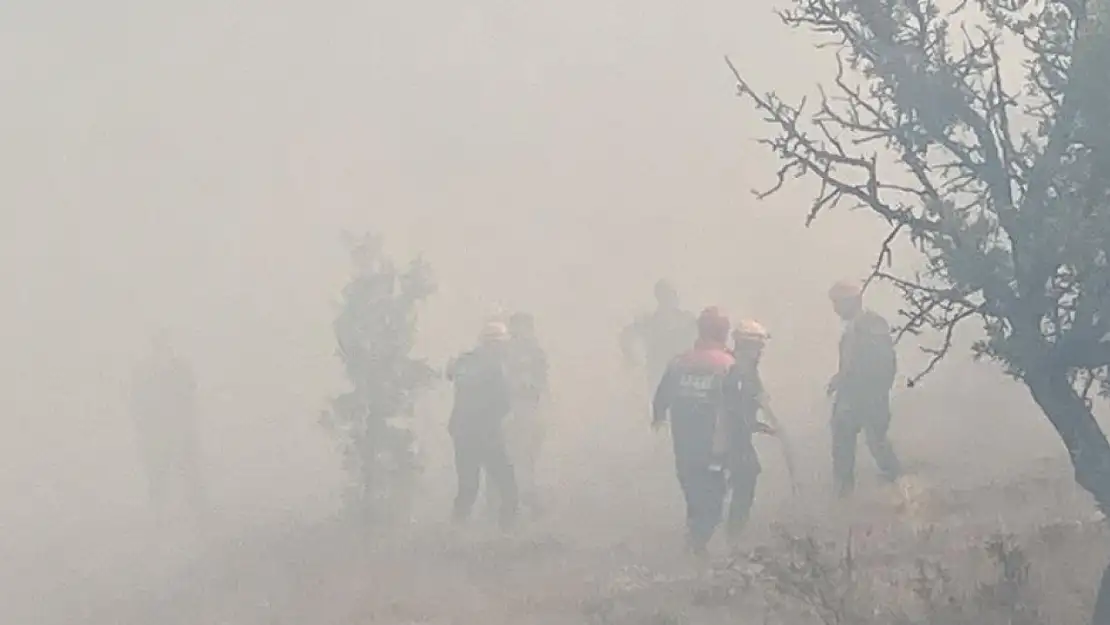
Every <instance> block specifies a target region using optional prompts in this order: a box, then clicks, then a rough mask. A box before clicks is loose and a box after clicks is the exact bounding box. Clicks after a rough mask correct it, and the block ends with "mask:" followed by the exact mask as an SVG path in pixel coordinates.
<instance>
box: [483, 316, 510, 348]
mask: <svg viewBox="0 0 1110 625" xmlns="http://www.w3.org/2000/svg"><path fill="white" fill-rule="evenodd" d="M507 338H509V329H508V328H506V327H505V324H503V323H501V322H500V321H489V322H486V325H484V326H482V333H481V335H479V340H481V341H482V342H483V343H495V342H498V341H504V340H505V339H507Z"/></svg>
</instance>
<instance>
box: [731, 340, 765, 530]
mask: <svg viewBox="0 0 1110 625" xmlns="http://www.w3.org/2000/svg"><path fill="white" fill-rule="evenodd" d="M770 338H771V335H770V333H768V332H767V329H766V328H764V327H763V325H762V324H761V323H759V322H758V321H754V320H751V319H744V320H742V321H740V322H739V323H738V324H737V325H736V329H735V330H733V332H732V340H733V349H732V354H733V357H734V358H735V360H736V364H735V365H734V366H733V367H732V371H731V372H730V375H729V377H728V379H727V380H726V384H728V385H729V386H731V387H735V388H737V389H738V391H739V392H738V393H737V400H738V401H737V403H736V404H735V405H734V406H732V411H731V412H730V413H728V416H729V418H728V420H727V423H728V426H727V427H728V430H727V433H728V456H727V461H726V464H725V467H726V469H727V472H728V475H727V477H728V481H727V487H728V490H729V491H730V494H731V497H730V500H729V506H728V516H727V519H726V521H725V531H726V535H727V536H728V539H729V542H733V543H734V542H735V541H736V539H737V538H738V537H739V535H740V533H741V531H742V530H743V529H744V527H745V526H746V525H747V522H748V518H749V516H750V514H751V509H752V503H753V502H754V501H755V488H756V482H757V480H758V479H759V474H760V472H761V471H762V467H761V465H760V463H759V455H758V454H757V453H756V450H755V445H754V444H752V435H753V434H756V433H760V434H775V433H776V429H775V428H773V427H772V426H771V425H768V424H766V423H764V422H763V421H760V420H759V413H760V411H761V410H762V409H763V408H764V406H766V405H767V399H766V393H765V391H764V388H763V381H762V379H761V378H760V375H759V362H760V359H761V357H762V356H763V349H764V347H766V345H767V341H768V340H769V339H770Z"/></svg>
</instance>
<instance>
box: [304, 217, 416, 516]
mask: <svg viewBox="0 0 1110 625" xmlns="http://www.w3.org/2000/svg"><path fill="white" fill-rule="evenodd" d="M347 244H348V247H349V248H350V251H351V258H352V260H353V261H354V276H353V277H352V278H351V281H350V282H349V283H348V284H347V286H346V288H345V289H344V290H343V309H342V311H341V312H340V314H339V317H338V318H336V320H335V336H336V339H337V341H338V343H339V347H338V350H337V353H338V355H339V357H340V358H341V359H342V360H343V366H344V369H345V371H346V374H347V378H348V379H349V380H350V382H351V386H352V387H353V389H352V390H351V391H350V392H347V393H344V394H342V395H340V396H339V397H337V398H335V400H333V401H332V404H331V406H330V408H329V409H328V410H326V411H324V414H323V416H322V422H323V424H324V425H325V426H326V427H327V428H328V429H329V430H331V431H332V432H333V433H334V434H335V436H336V438H337V440H338V442H339V445H340V449H341V451H342V453H343V460H344V465H345V467H346V468H347V470H348V473H349V474H350V476H351V485H350V486H351V488H350V489H349V491H348V496H349V497H348V504H349V505H350V506H351V508H352V509H353V510H354V511H356V512H357V513H359V514H361V515H364V516H366V517H368V518H370V519H372V520H397V519H398V517H400V518H403V517H404V516H406V515H407V513H408V510H409V505H410V496H411V493H412V488H413V482H414V478H415V476H416V474H417V471H418V468H419V467H418V465H417V458H416V450H415V444H416V440H415V436H414V434H413V432H412V430H411V429H410V428H408V427H406V426H407V424H406V423H405V419H406V418H407V417H410V416H411V415H412V411H413V407H414V403H415V401H416V399H417V398H418V397H419V395H420V394H421V393H422V392H423V391H425V390H427V389H428V388H429V387H430V386H431V385H432V383H433V381H434V379H435V372H434V371H433V370H432V369H431V368H430V367H429V366H428V365H427V364H426V363H425V362H424V361H423V360H419V359H415V358H413V357H412V355H411V352H412V348H413V343H414V342H415V339H416V312H417V307H418V306H419V305H420V304H421V303H422V302H423V301H424V300H425V299H426V298H427V297H428V296H429V295H431V294H432V293H433V292H434V291H435V287H434V285H433V283H432V280H431V275H430V272H429V269H428V266H427V265H426V264H424V263H423V262H422V261H421V260H420V259H417V260H414V261H413V262H411V263H410V264H409V266H408V267H407V268H406V269H405V270H404V271H401V270H398V269H397V268H396V267H395V266H394V264H393V263H392V262H391V261H390V260H389V259H388V258H387V257H386V256H385V255H384V253H383V251H382V241H381V238H380V237H376V236H372V235H368V234H367V235H363V236H362V237H361V238H354V237H349V238H348V241H347Z"/></svg>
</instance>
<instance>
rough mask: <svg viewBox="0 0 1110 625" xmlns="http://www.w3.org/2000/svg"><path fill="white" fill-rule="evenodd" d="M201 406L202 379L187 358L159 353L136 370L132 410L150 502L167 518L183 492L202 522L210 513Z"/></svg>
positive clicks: (132, 392) (193, 511)
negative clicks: (199, 388)
mask: <svg viewBox="0 0 1110 625" xmlns="http://www.w3.org/2000/svg"><path fill="white" fill-rule="evenodd" d="M195 404H196V380H195V378H194V377H193V371H192V368H191V367H190V366H189V363H188V362H186V361H185V360H184V359H181V358H178V357H175V356H173V355H172V354H170V353H168V352H167V353H161V354H156V355H155V356H154V357H153V358H152V359H151V361H149V362H148V363H145V364H144V365H143V366H142V367H140V368H139V369H138V370H137V371H136V372H135V379H134V382H133V386H132V391H131V413H132V417H133V418H134V421H135V427H136V430H137V434H138V443H139V447H140V452H141V456H142V461H143V467H144V469H145V471H146V477H147V486H148V494H149V497H150V501H151V503H152V505H153V506H154V507H155V510H156V512H157V513H158V514H159V515H160V516H162V517H163V518H164V515H165V514H166V513H168V512H169V507H170V506H171V505H172V504H173V503H174V501H175V500H177V498H178V496H179V495H184V497H185V498H186V500H187V503H188V505H189V506H190V507H191V508H192V510H191V512H192V514H194V515H196V516H197V517H198V520H199V519H200V518H202V517H203V515H204V514H205V507H206V504H207V502H206V496H205V489H204V482H203V479H202V476H201V475H200V466H199V465H200V462H199V461H200V457H199V456H200V444H199V440H198V432H197V423H196V406H195Z"/></svg>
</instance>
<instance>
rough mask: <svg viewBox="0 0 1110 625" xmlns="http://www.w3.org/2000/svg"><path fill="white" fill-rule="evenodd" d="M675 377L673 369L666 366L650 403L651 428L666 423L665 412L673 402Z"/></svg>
mask: <svg viewBox="0 0 1110 625" xmlns="http://www.w3.org/2000/svg"><path fill="white" fill-rule="evenodd" d="M676 375H677V374H676V373H675V370H674V368H673V367H670V366H668V367H667V369H666V371H665V372H664V373H663V379H662V380H660V381H659V386H658V387H656V389H655V397H654V398H652V402H651V424H652V426H659V425H662V424H663V423H665V422H666V421H667V411H669V410H670V409H671V403H672V402H673V401H674V387H675V376H676Z"/></svg>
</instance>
